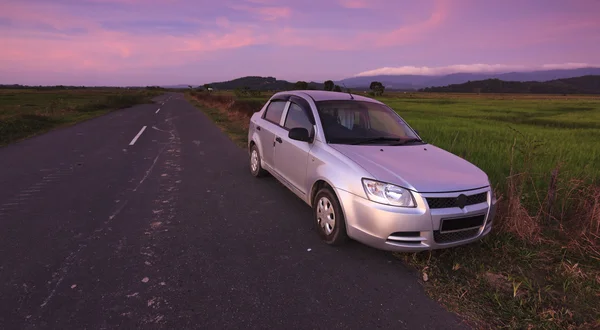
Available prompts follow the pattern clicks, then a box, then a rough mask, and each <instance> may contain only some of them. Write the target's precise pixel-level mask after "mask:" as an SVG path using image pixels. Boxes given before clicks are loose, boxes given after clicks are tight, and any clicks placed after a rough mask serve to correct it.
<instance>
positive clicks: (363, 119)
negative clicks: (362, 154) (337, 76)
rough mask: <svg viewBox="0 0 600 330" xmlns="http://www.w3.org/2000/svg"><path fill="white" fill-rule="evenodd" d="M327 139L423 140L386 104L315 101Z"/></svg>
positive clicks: (347, 141)
mask: <svg viewBox="0 0 600 330" xmlns="http://www.w3.org/2000/svg"><path fill="white" fill-rule="evenodd" d="M316 105H317V111H318V113H319V117H320V119H321V125H322V126H323V131H324V134H325V139H326V140H327V143H335V144H395V145H401V144H406V143H420V142H422V141H421V140H419V139H418V137H417V136H416V135H415V133H414V132H413V130H412V129H411V128H410V127H409V126H408V125H407V124H406V123H405V122H404V121H403V120H402V119H401V118H400V116H398V115H397V114H396V113H394V112H393V110H391V109H390V108H388V107H386V106H385V105H382V104H379V103H375V102H368V101H356V100H335V101H333V100H332V101H318V102H316Z"/></svg>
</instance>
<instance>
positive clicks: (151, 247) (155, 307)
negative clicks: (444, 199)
mask: <svg viewBox="0 0 600 330" xmlns="http://www.w3.org/2000/svg"><path fill="white" fill-rule="evenodd" d="M157 100H158V103H157V104H152V105H139V106H135V107H133V108H130V109H126V110H122V111H118V112H113V113H110V114H108V115H105V116H102V117H99V118H96V119H93V120H89V121H86V122H83V123H80V124H78V125H75V126H72V127H68V128H63V129H59V130H55V131H52V132H49V133H47V134H44V135H40V136H37V137H34V138H31V139H28V140H25V141H22V142H19V143H15V144H12V145H10V146H7V147H4V148H0V225H1V230H0V328H1V329H45V328H52V329H83V328H86V329H109V328H117V327H120V328H125V329H132V328H168V329H191V328H194V329H238V328H242V327H243V328H260V329H272V328H275V329H279V328H284V327H285V328H299V329H376V328H383V329H454V328H459V326H462V325H461V321H460V320H459V318H457V317H456V316H454V315H453V314H450V313H448V312H446V311H444V309H443V308H442V307H441V306H439V305H438V304H437V303H436V302H434V301H433V300H431V299H429V298H428V297H427V296H426V295H425V293H424V292H423V290H422V288H421V286H420V284H419V283H418V282H417V279H416V278H417V275H416V274H414V273H411V271H409V270H408V269H407V268H406V267H404V266H403V265H402V263H401V262H399V261H398V260H396V259H394V258H393V257H392V256H391V255H390V254H389V253H385V252H381V251H377V250H374V249H371V248H368V247H366V246H363V245H361V244H359V243H354V242H352V243H350V244H348V245H347V246H344V247H340V248H332V247H329V246H326V245H325V244H323V243H321V242H320V241H319V239H318V237H317V235H316V233H315V231H314V229H313V228H312V222H311V211H310V208H309V207H308V206H307V205H306V204H304V203H303V202H302V201H300V200H299V199H298V198H297V197H296V196H295V195H293V194H292V193H291V192H289V191H287V190H286V189H285V188H284V187H283V186H281V185H280V184H278V183H277V182H276V181H275V180H274V179H273V178H266V179H256V178H253V177H252V176H251V175H250V173H249V169H248V160H247V153H246V152H245V151H244V150H242V149H240V148H238V147H237V146H235V144H234V143H233V142H231V141H230V140H229V139H228V138H227V137H226V136H225V135H224V134H223V133H222V132H221V131H220V130H219V129H218V128H217V127H216V126H214V125H213V124H212V122H211V121H210V119H208V118H207V117H206V116H205V115H204V114H203V113H202V112H201V111H199V110H197V109H195V108H194V107H193V106H192V105H190V104H189V103H188V102H187V101H185V100H184V99H183V95H180V94H165V95H163V96H161V97H158V98H157ZM163 102H164V104H162V103H163ZM159 108H160V111H158V112H157V109H159ZM144 126H145V127H146V128H145V129H144V130H143V132H142V133H141V134H139V132H140V131H141V130H142V128H143V127H144ZM136 136H137V139H135V143H132V142H133V140H134V138H135V137H136Z"/></svg>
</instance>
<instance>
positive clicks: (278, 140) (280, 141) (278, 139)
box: [275, 136, 283, 143]
mask: <svg viewBox="0 0 600 330" xmlns="http://www.w3.org/2000/svg"><path fill="white" fill-rule="evenodd" d="M275 141H277V142H279V143H283V141H282V140H281V138H280V137H279V136H278V137H276V138H275Z"/></svg>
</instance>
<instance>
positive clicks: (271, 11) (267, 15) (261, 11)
mask: <svg viewBox="0 0 600 330" xmlns="http://www.w3.org/2000/svg"><path fill="white" fill-rule="evenodd" d="M230 7H231V8H232V9H235V10H239V11H245V12H249V13H253V14H256V15H258V16H259V17H261V19H263V20H265V21H273V20H277V19H281V18H289V17H290V15H291V13H292V10H291V9H290V8H289V7H278V6H252V5H230Z"/></svg>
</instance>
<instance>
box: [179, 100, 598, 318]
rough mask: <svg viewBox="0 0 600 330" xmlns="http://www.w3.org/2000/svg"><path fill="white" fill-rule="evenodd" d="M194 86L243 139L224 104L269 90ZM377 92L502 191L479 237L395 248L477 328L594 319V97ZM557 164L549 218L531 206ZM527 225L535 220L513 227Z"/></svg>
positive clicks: (243, 125)
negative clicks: (515, 176)
mask: <svg viewBox="0 0 600 330" xmlns="http://www.w3.org/2000/svg"><path fill="white" fill-rule="evenodd" d="M195 95H196V97H194V96H193V95H191V94H190V93H188V95H187V97H188V99H189V100H191V101H192V102H193V103H194V104H195V105H196V106H198V107H199V108H200V109H202V110H203V111H205V112H206V113H207V114H208V115H209V116H210V117H212V118H213V120H215V122H217V123H218V125H219V126H220V127H221V128H222V129H223V130H224V131H225V132H226V133H227V134H229V135H230V137H231V138H232V139H233V140H234V141H236V142H237V143H238V144H239V145H240V146H241V147H244V146H245V143H246V138H247V135H246V134H247V131H246V129H247V121H248V113H247V112H246V111H245V110H244V111H242V112H243V113H238V114H232V112H236V111H241V110H240V109H245V107H244V106H240V105H241V104H243V103H244V102H246V101H251V102H253V104H256V101H261V102H264V101H266V100H267V99H268V97H269V95H267V94H266V93H264V94H263V95H262V96H261V97H252V98H241V99H239V98H238V99H236V104H237V105H236V106H230V104H231V102H230V100H220V102H221V103H222V104H221V105H219V100H218V99H217V98H214V96H215V95H220V96H228V97H231V98H234V96H233V94H232V93H227V92H218V93H214V94H213V97H207V95H206V94H202V93H200V94H195ZM378 99H379V100H381V101H383V102H385V103H386V104H388V105H389V106H390V107H392V108H393V109H394V110H396V111H397V112H398V113H399V114H400V115H401V116H402V117H403V118H404V119H405V120H406V121H407V122H408V123H409V124H410V125H411V126H412V127H414V128H415V129H416V130H418V131H419V133H420V135H421V136H422V137H423V138H424V139H425V140H426V141H427V142H430V143H433V144H435V145H437V146H439V147H441V148H444V149H446V150H449V151H451V152H453V153H455V154H457V155H460V156H462V157H464V158H466V159H467V160H469V161H471V162H473V163H474V164H476V165H477V166H479V167H481V168H482V169H483V170H485V171H486V172H487V173H488V175H489V176H490V179H491V181H492V184H493V185H494V186H495V187H496V188H497V190H498V191H499V192H500V193H501V195H502V197H501V199H500V205H501V206H500V209H499V214H498V216H497V218H496V219H497V220H496V221H495V223H496V229H495V230H494V231H493V232H492V234H491V235H489V236H488V237H486V238H485V239H483V240H482V241H480V242H478V243H474V244H470V245H467V246H462V247H458V248H453V249H446V250H437V251H432V252H423V253H416V254H401V253H399V254H396V255H397V257H398V258H399V259H400V260H403V261H404V262H406V263H407V264H410V265H411V266H413V267H414V268H415V269H417V270H418V271H419V273H420V274H421V276H420V277H422V283H423V285H424V287H425V288H426V290H427V292H428V293H429V294H430V295H431V296H432V297H433V298H435V299H436V300H438V301H440V302H441V303H442V304H444V305H445V306H446V308H448V309H449V310H452V311H454V312H457V313H459V314H460V315H462V316H463V317H465V318H466V319H467V320H468V321H469V322H470V323H471V324H472V325H474V326H475V327H477V328H490V329H497V328H518V329H527V328H530V327H531V328H544V329H563V328H572V329H575V328H581V329H588V328H590V329H591V328H599V327H600V309H599V308H600V307H599V306H600V295H599V294H598V292H600V251H599V244H598V242H599V241H600V232H599V230H600V228H599V226H600V190H598V189H597V188H596V190H594V189H593V187H597V186H598V179H599V178H600V97H590V96H568V97H565V96H548V95H507V94H502V95H500V94H499V95H489V94H488V95H475V94H433V93H431V94H425V93H386V95H384V96H382V97H378ZM255 110H259V109H258V108H257V109H255ZM513 146H514V148H513ZM513 149H514V151H513ZM511 155H514V158H513V159H514V160H513V161H511ZM527 156H529V157H527ZM526 159H528V161H525V160H526ZM559 164H560V165H561V167H560V171H559V180H558V184H557V190H556V192H555V195H557V197H556V200H557V203H558V204H559V205H558V206H556V207H554V209H553V210H552V211H553V216H554V218H553V219H554V220H555V221H554V222H552V221H550V222H548V221H544V216H543V214H541V213H540V214H538V213H537V212H539V211H540V210H541V209H543V208H544V205H545V204H544V200H545V198H546V196H547V195H548V192H549V186H550V184H549V182H550V176H551V172H552V170H553V169H554V168H555V167H556V166H557V165H559ZM511 166H512V168H513V173H515V172H526V174H528V176H526V178H527V179H528V180H525V181H524V183H523V192H522V193H520V192H518V193H516V195H517V196H514V195H515V193H514V192H511V190H510V189H508V188H509V182H514V181H510V180H509V179H508V177H509V175H510V173H511ZM572 180H581V181H582V182H585V184H586V187H592V189H590V190H585V189H581V187H575V186H574V185H573V181H572ZM511 194H512V195H511ZM509 200H510V201H512V203H514V200H516V201H517V203H516V204H517V206H519V205H523V206H524V207H525V209H526V210H527V211H526V215H523V214H521V213H519V212H516V211H515V209H511V208H510V207H509V206H510V205H513V204H510V203H508V201H509ZM582 201H583V202H582ZM519 203H520V204H519ZM563 207H564V209H563ZM565 210H566V211H569V212H566V211H565ZM563 211H564V212H565V213H563ZM528 219H531V220H529V221H530V222H527V221H528ZM520 222H523V223H525V226H524V227H523V226H520V225H521V224H520ZM528 227H534V228H533V229H536V228H537V231H536V230H533V231H532V232H531V233H530V234H529V235H527V234H526V233H523V232H521V231H522V229H523V228H525V229H527V228H528ZM425 279H426V280H425Z"/></svg>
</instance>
